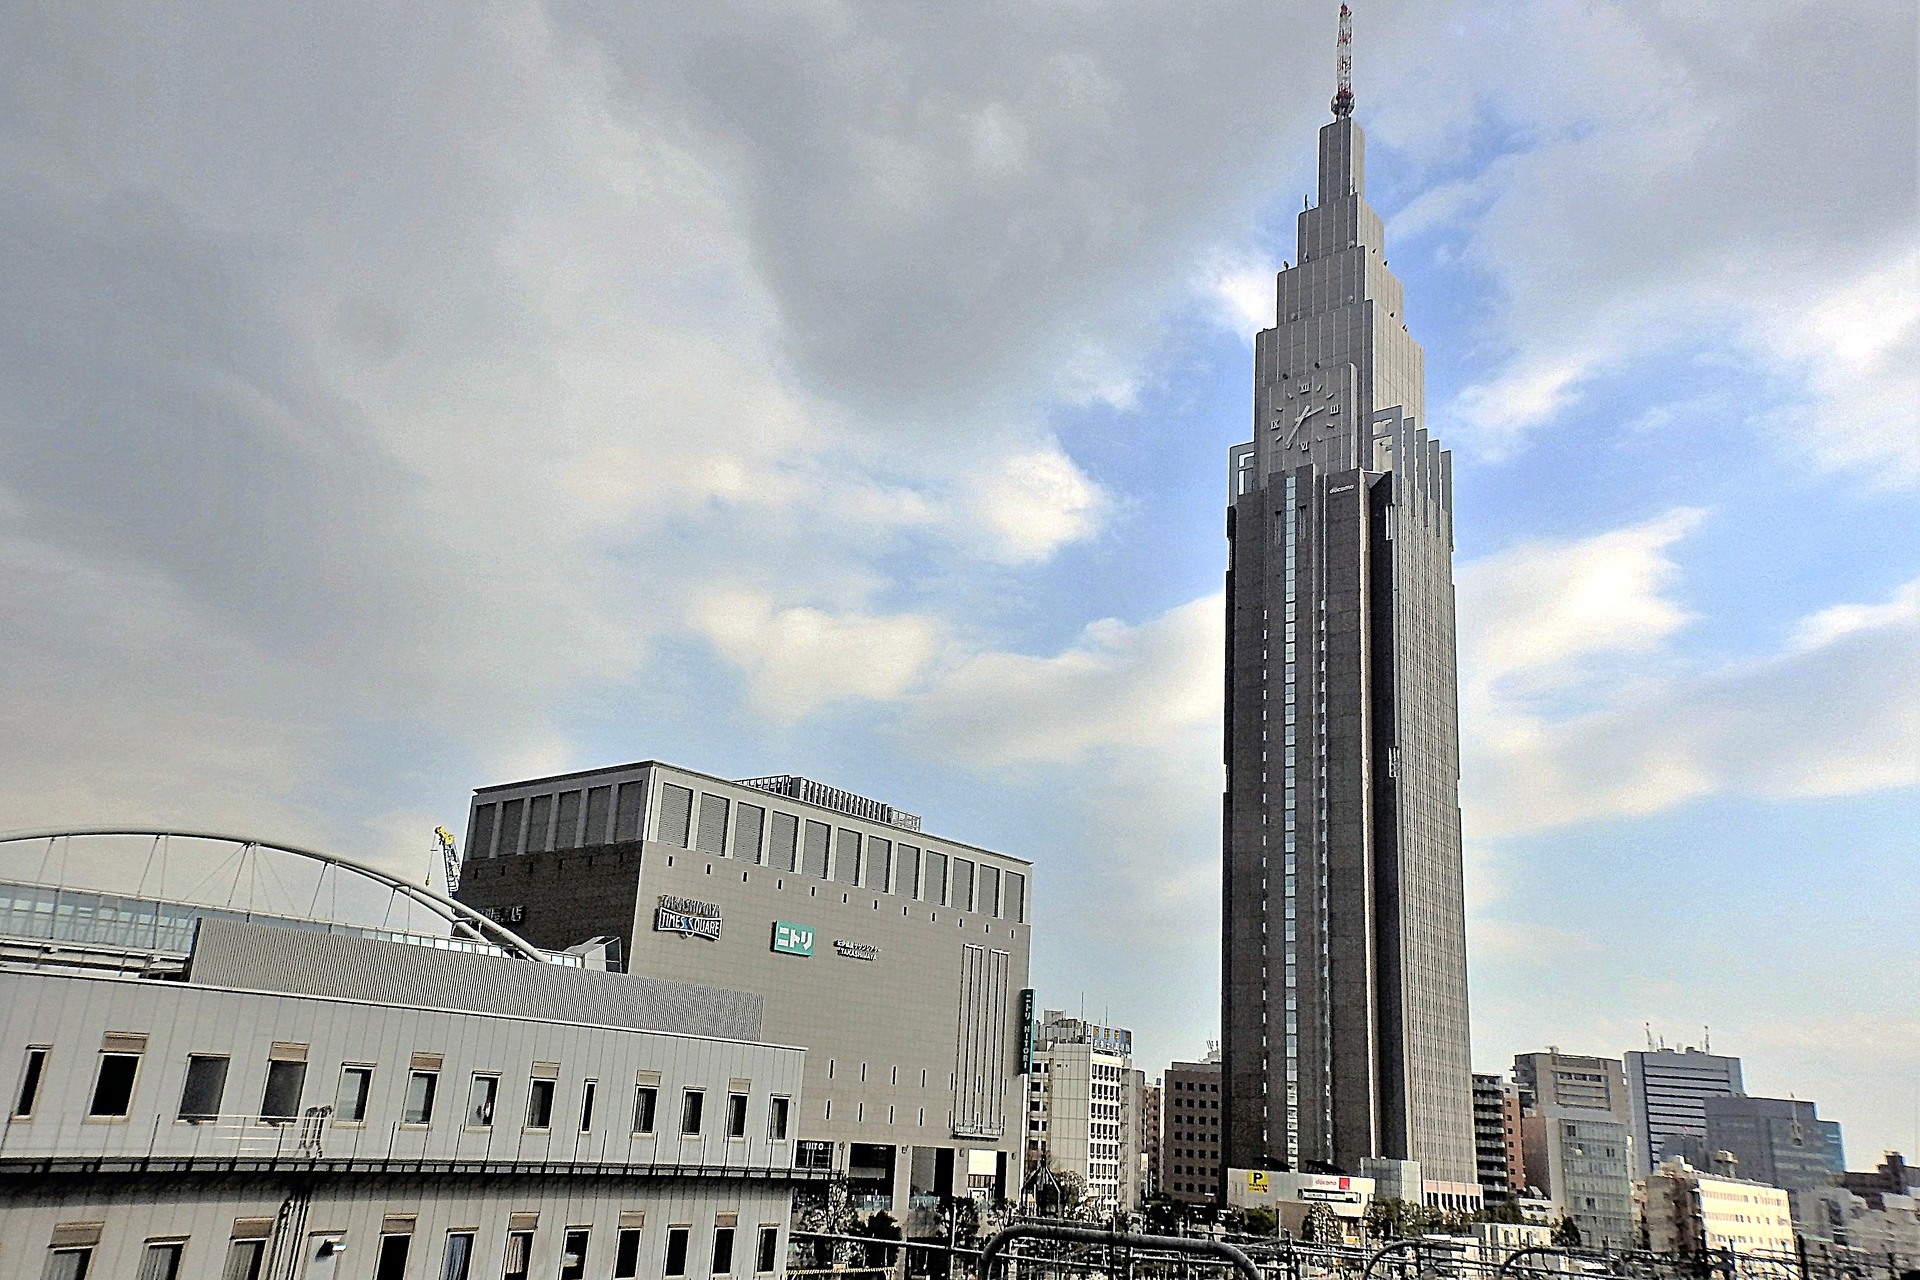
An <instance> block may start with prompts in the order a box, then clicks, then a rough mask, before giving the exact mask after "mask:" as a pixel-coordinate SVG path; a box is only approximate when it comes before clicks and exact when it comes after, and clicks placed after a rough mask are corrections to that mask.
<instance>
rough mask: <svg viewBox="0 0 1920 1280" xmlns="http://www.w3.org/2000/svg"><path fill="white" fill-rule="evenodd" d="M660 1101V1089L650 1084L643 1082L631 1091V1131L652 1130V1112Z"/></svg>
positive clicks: (644, 1131)
mask: <svg viewBox="0 0 1920 1280" xmlns="http://www.w3.org/2000/svg"><path fill="white" fill-rule="evenodd" d="M659 1101H660V1091H659V1090H658V1089H656V1088H654V1087H653V1086H652V1085H650V1084H643V1085H641V1086H639V1087H638V1088H636V1089H635V1090H634V1091H633V1131H634V1132H635V1133H652V1132H653V1112H654V1108H655V1107H656V1106H657V1105H658V1103H659Z"/></svg>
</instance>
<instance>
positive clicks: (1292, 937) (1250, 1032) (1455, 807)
mask: <svg viewBox="0 0 1920 1280" xmlns="http://www.w3.org/2000/svg"><path fill="white" fill-rule="evenodd" d="M1349 102H1350V99H1347V100H1342V101H1341V102H1340V103H1339V104H1338V105H1337V106H1336V118H1335V119H1334V121H1333V122H1332V123H1331V124H1328V125H1326V126H1325V127H1324V128H1322V129H1321V130H1320V152H1319V202H1318V203H1317V204H1316V205H1315V206H1314V207H1312V208H1310V209H1307V210H1305V211H1303V212H1302V213H1301V214H1300V215H1299V250H1298V253H1299V261H1298V263H1297V264H1295V265H1291V266H1289V267H1287V269H1285V270H1283V271H1281V272H1280V273H1279V277H1278V281H1277V289H1276V313H1275V317H1274V327H1273V328H1271V329H1267V330H1264V331H1262V332H1261V333H1260V335H1259V337H1258V339H1257V341H1256V346H1255V369H1254V414H1253V419H1254V438H1253V439H1252V440H1251V441H1250V442H1248V443H1246V444H1242V445H1236V446H1235V447H1234V448H1233V449H1232V450H1231V451H1230V459H1229V477H1230V494H1231V496H1230V502H1231V505H1230V506H1229V508H1228V512H1227V538H1228V544H1229V556H1230V559H1229V567H1228V571H1227V584H1226V586H1227V589H1226V608H1227V655H1226V657H1227V662H1226V666H1227V698H1226V733H1225V748H1226V759H1227V790H1226V797H1225V819H1224V840H1223V844H1224V850H1223V857H1224V866H1223V874H1222V897H1223V902H1222V909H1223V917H1224V928H1223V930H1222V942H1221V950H1222V957H1221V1004H1222V1022H1223V1027H1224V1036H1225V1043H1224V1050H1225V1052H1224V1063H1223V1066H1224V1089H1225V1092H1224V1094H1223V1096H1224V1098H1225V1100H1226V1108H1225V1111H1224V1116H1225V1128H1224V1130H1223V1132H1224V1134H1225V1138H1226V1144H1225V1158H1226V1162H1227V1164H1228V1165H1231V1166H1234V1167H1240V1168H1253V1169H1260V1168H1280V1169H1302V1170H1324V1169H1328V1168H1332V1169H1338V1170H1342V1171H1345V1172H1348V1173H1352V1172H1353V1171H1355V1170H1356V1169H1358V1167H1359V1163H1360V1161H1361V1160H1363V1159H1367V1158H1370V1157H1380V1158H1387V1159H1402V1160H1417V1161H1419V1163H1420V1166H1421V1169H1422V1171H1423V1176H1424V1177H1425V1178H1427V1179H1429V1180H1433V1181H1436V1182H1441V1183H1447V1184H1451V1185H1452V1186H1455V1187H1459V1188H1463V1189H1465V1190H1467V1191H1469V1192H1471V1193H1472V1194H1477V1187H1478V1184H1477V1172H1476V1166H1475V1158H1474V1133H1473V1086H1472V1080H1471V1078H1470V1077H1471V1067H1470V1064H1469V1059H1468V1044H1467V968H1466V924H1465V907H1464V901H1463V894H1462V888H1461V879H1462V875H1461V852H1460V810H1459V801H1458V779H1459V723H1458V713H1457V706H1456V701H1457V699H1456V690H1455V683H1456V680H1455V665H1456V664H1455V655H1454V588H1453V469H1452V460H1451V455H1450V454H1449V453H1447V452H1446V451H1445V450H1443V449H1442V448H1441V447H1440V443H1439V441H1438V440H1436V439H1433V438H1432V437H1431V436H1429V435H1428V432H1427V429H1426V425H1425V422H1426V420H1425V416H1424V406H1423V403H1422V397H1423V384H1424V374H1423V365H1422V356H1421V352H1420V347H1419V345H1418V344H1417V343H1415V342H1414V340H1413V338H1412V337H1411V336H1410V335H1409V333H1408V332H1407V326H1406V319H1405V315H1406V312H1405V307H1404V304H1403V301H1402V293H1401V285H1400V282H1399V281H1398V280H1397V279H1395V278H1394V276H1393V273H1392V272H1390V271H1389V270H1388V269H1387V264H1386V259H1385V257H1384V250H1385V242H1384V238H1383V235H1382V229H1381V221H1380V217H1379V215H1378V214H1376V213H1375V212H1374V211H1373V209H1372V208H1371V207H1370V206H1369V205H1368V204H1367V201H1366V197H1365V194H1364V189H1365V182H1364V177H1365V164H1364V139H1363V136H1362V134H1361V130H1360V127H1359V125H1357V124H1356V123H1355V122H1354V120H1353V119H1352V117H1351V116H1350V115H1349V114H1347V109H1350V108H1349V107H1348V103H1349Z"/></svg>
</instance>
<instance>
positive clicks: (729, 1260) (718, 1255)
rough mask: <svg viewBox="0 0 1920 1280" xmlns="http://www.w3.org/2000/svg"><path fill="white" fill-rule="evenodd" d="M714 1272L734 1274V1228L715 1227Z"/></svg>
mask: <svg viewBox="0 0 1920 1280" xmlns="http://www.w3.org/2000/svg"><path fill="white" fill-rule="evenodd" d="M713 1274H714V1275H716V1276H730V1275H732V1274H733V1228H732V1227H715V1228H714V1229H713Z"/></svg>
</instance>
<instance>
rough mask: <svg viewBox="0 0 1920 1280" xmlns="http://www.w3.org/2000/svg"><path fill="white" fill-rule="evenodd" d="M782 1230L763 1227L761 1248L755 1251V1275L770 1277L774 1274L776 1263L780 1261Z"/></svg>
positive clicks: (761, 1229)
mask: <svg viewBox="0 0 1920 1280" xmlns="http://www.w3.org/2000/svg"><path fill="white" fill-rule="evenodd" d="M779 1254H780V1228H778V1227H761V1228H760V1247H759V1248H758V1249H757V1250H755V1251H754V1258H753V1269H754V1272H755V1274H757V1275H763V1276H769V1275H772V1274H773V1271H774V1263H775V1262H777V1261H778V1260H779Z"/></svg>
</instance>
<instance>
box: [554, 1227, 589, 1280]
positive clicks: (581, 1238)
mask: <svg viewBox="0 0 1920 1280" xmlns="http://www.w3.org/2000/svg"><path fill="white" fill-rule="evenodd" d="M587 1235H588V1232H587V1229H586V1228H585V1227H568V1228H567V1233H566V1234H565V1235H564V1236H562V1237H560V1280H587Z"/></svg>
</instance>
